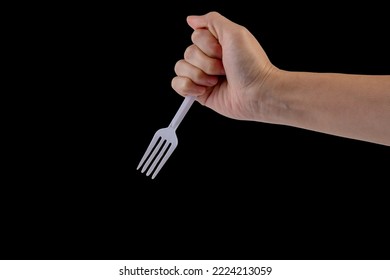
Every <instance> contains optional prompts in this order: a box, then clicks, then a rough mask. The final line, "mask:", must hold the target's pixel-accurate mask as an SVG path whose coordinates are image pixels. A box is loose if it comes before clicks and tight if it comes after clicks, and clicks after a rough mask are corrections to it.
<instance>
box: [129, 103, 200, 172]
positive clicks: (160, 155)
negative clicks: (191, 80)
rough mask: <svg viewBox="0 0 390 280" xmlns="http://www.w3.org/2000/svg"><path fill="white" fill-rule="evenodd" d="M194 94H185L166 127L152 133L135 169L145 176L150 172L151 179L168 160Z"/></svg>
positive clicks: (175, 145) (175, 144)
mask: <svg viewBox="0 0 390 280" xmlns="http://www.w3.org/2000/svg"><path fill="white" fill-rule="evenodd" d="M194 101H195V97H194V96H186V97H185V98H184V100H183V102H182V103H181V105H180V108H179V110H177V112H176V114H175V116H174V117H173V119H172V121H171V123H170V124H169V126H168V127H165V128H160V129H159V130H157V131H156V133H155V134H154V136H153V138H152V141H151V142H150V144H149V146H148V148H147V150H146V152H145V154H144V155H143V157H142V159H141V161H140V162H139V164H138V166H137V170H138V169H140V168H141V167H142V169H141V172H142V173H144V172H145V171H147V172H146V176H149V175H150V174H152V179H154V178H155V177H156V175H157V174H158V172H159V171H160V169H161V168H162V167H163V165H164V164H165V162H166V161H167V160H168V158H169V157H170V155H171V154H172V152H173V151H174V150H175V148H176V147H177V142H178V141H177V136H176V129H177V128H178V126H179V124H180V123H181V121H182V120H183V118H184V116H185V115H186V114H187V112H188V110H189V109H190V108H191V105H192V104H193V103H194Z"/></svg>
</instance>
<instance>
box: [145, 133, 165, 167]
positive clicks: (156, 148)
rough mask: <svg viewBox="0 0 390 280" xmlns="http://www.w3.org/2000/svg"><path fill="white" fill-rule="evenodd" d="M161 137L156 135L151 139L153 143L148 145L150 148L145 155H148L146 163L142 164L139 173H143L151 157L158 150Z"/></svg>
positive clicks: (153, 156)
mask: <svg viewBox="0 0 390 280" xmlns="http://www.w3.org/2000/svg"><path fill="white" fill-rule="evenodd" d="M163 142H164V141H163V139H162V138H161V136H159V137H156V139H153V143H154V145H152V147H150V149H148V150H149V151H148V154H147V156H148V157H149V158H148V159H147V161H146V163H145V164H144V166H143V167H142V170H141V173H144V172H145V170H146V169H148V166H149V165H150V163H151V162H152V161H153V159H154V158H155V157H156V154H157V152H158V150H160V147H161V145H162V144H163Z"/></svg>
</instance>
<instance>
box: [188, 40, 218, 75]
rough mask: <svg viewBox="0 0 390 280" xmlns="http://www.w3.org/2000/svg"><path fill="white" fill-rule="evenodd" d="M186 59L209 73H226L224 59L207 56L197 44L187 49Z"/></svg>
mask: <svg viewBox="0 0 390 280" xmlns="http://www.w3.org/2000/svg"><path fill="white" fill-rule="evenodd" d="M184 59H185V61H187V62H188V63H190V64H192V65H194V66H195V67H198V68H199V69H201V70H202V71H203V72H205V73H206V74H208V75H224V74H225V70H224V67H223V64H222V61H221V60H220V59H216V58H212V57H209V56H207V55H206V54H205V53H204V52H202V51H201V50H200V49H199V48H198V47H197V46H196V45H191V46H189V47H188V48H187V49H186V50H185V52H184Z"/></svg>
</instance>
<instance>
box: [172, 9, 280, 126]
mask: <svg viewBox="0 0 390 280" xmlns="http://www.w3.org/2000/svg"><path fill="white" fill-rule="evenodd" d="M187 22H188V24H189V25H190V26H191V27H192V28H193V29H194V31H193V33H192V36H191V39H192V42H193V45H191V46H189V47H188V48H187V49H186V50H185V52H184V59H182V60H179V61H178V62H177V63H176V65H175V73H176V74H177V76H176V77H174V78H173V80H172V88H173V89H174V90H175V91H176V92H177V93H179V94H181V95H183V96H186V95H196V96H197V100H198V101H199V102H200V103H201V104H203V105H205V106H207V107H209V108H211V109H213V110H215V111H216V112H218V113H220V114H222V115H224V116H227V117H230V118H234V119H240V120H255V119H256V120H259V113H261V112H262V111H261V104H262V100H263V98H262V95H265V94H266V93H267V91H268V88H269V87H272V85H271V82H270V78H269V77H270V76H271V75H276V73H277V70H278V69H277V68H276V67H275V66H273V65H272V64H271V62H270V60H269V59H268V57H267V55H266V53H265V52H264V50H263V48H262V47H261V46H260V44H259V43H258V41H257V40H256V39H255V38H254V36H253V35H252V34H251V33H250V32H249V31H248V30H247V29H246V28H245V27H243V26H241V25H238V24H236V23H234V22H232V21H230V20H228V19H227V18H225V17H223V16H222V15H220V14H219V13H217V12H210V13H208V14H206V15H203V16H189V17H188V18H187Z"/></svg>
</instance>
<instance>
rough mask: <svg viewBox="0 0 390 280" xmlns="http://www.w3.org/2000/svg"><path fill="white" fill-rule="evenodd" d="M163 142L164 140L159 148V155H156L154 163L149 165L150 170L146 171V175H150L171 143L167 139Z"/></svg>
mask: <svg viewBox="0 0 390 280" xmlns="http://www.w3.org/2000/svg"><path fill="white" fill-rule="evenodd" d="M161 142H163V144H162V147H161V148H159V150H160V151H158V155H157V156H156V157H155V159H153V163H152V164H151V166H150V167H149V170H148V172H146V176H149V175H150V173H152V171H153V170H154V169H155V168H156V165H157V164H158V163H159V161H160V159H161V157H162V156H163V155H164V154H165V151H166V150H167V148H168V147H169V146H170V143H169V142H168V141H167V140H166V139H164V141H161Z"/></svg>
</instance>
